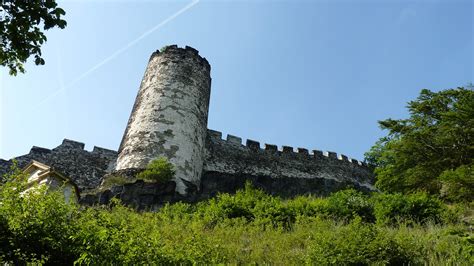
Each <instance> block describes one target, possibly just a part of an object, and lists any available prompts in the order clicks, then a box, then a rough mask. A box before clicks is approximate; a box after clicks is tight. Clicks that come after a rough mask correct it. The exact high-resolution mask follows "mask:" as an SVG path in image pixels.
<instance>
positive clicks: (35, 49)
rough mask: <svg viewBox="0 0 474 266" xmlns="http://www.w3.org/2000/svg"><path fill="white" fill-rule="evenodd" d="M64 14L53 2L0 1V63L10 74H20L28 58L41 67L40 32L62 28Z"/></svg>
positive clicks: (52, 0)
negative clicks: (32, 57) (31, 58)
mask: <svg viewBox="0 0 474 266" xmlns="http://www.w3.org/2000/svg"><path fill="white" fill-rule="evenodd" d="M65 14H66V12H65V11H64V10H63V9H61V8H59V7H58V5H57V3H56V1H55V0H20V1H0V15H1V16H2V17H1V18H0V32H1V33H2V35H1V36H0V64H1V65H2V66H6V67H8V68H9V69H10V74H11V75H16V74H17V73H18V72H21V73H24V72H25V69H24V67H23V64H24V63H26V61H27V60H28V58H29V57H30V56H34V58H35V60H34V62H35V64H36V65H44V63H45V62H44V59H43V58H42V57H41V45H42V44H43V43H44V42H46V40H47V38H46V35H45V34H44V33H43V30H48V29H51V28H54V27H59V28H61V29H63V28H65V27H66V21H65V20H63V16H64V15H65ZM41 28H42V29H41Z"/></svg>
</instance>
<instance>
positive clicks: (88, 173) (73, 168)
mask: <svg viewBox="0 0 474 266" xmlns="http://www.w3.org/2000/svg"><path fill="white" fill-rule="evenodd" d="M14 159H15V160H16V161H17V162H18V166H19V167H20V168H23V167H25V166H26V165H27V164H28V163H30V162H31V160H35V161H38V162H40V163H44V164H47V165H49V166H51V167H53V168H54V169H56V170H58V171H59V172H60V173H62V174H64V175H66V176H67V177H69V178H71V179H72V181H74V182H75V183H76V185H77V186H78V188H79V190H81V191H84V190H88V189H94V188H97V187H98V186H99V184H100V182H101V181H102V177H103V176H104V175H105V174H106V173H108V172H111V171H112V170H113V169H114V168H115V161H116V159H117V152H116V151H113V150H108V149H104V148H100V147H94V148H93V150H92V151H91V152H89V151H86V150H84V143H80V142H76V141H72V140H68V139H64V141H63V143H62V144H61V145H59V146H58V147H56V148H54V149H52V150H50V149H46V148H40V147H36V146H33V148H31V150H30V152H29V153H28V154H25V155H22V156H19V157H16V158H14ZM12 164H13V161H12V160H9V161H5V160H0V175H3V174H4V173H6V172H8V171H9V169H10V166H11V165H12Z"/></svg>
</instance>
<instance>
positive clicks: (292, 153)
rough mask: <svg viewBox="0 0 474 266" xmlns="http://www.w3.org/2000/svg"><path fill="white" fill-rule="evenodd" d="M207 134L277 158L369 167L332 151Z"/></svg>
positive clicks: (212, 132)
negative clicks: (326, 160) (336, 161)
mask: <svg viewBox="0 0 474 266" xmlns="http://www.w3.org/2000/svg"><path fill="white" fill-rule="evenodd" d="M207 134H208V135H209V137H210V138H211V139H212V140H214V141H216V142H222V143H223V144H227V145H230V146H236V147H240V148H242V149H245V148H247V149H248V150H249V151H252V152H257V153H262V154H272V155H275V156H289V157H295V158H307V159H310V160H319V159H322V158H328V159H334V160H338V161H341V162H344V163H352V164H354V165H357V166H361V167H368V166H367V164H366V163H365V162H362V161H358V160H357V159H353V158H349V157H348V156H346V155H344V154H338V153H336V152H332V151H321V150H310V149H306V148H300V147H298V148H296V149H295V148H294V147H291V146H285V145H283V146H277V145H275V144H268V143H264V144H263V147H262V146H261V145H260V142H258V141H255V140H252V139H246V140H245V139H243V138H241V137H237V136H234V135H231V134H228V135H227V137H226V138H223V134H222V132H220V131H216V130H212V129H208V131H207Z"/></svg>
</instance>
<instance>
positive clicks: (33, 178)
mask: <svg viewBox="0 0 474 266" xmlns="http://www.w3.org/2000/svg"><path fill="white" fill-rule="evenodd" d="M23 173H25V174H26V175H27V178H28V181H27V185H28V189H27V190H26V191H25V192H27V191H31V190H32V189H34V188H35V187H37V186H38V185H46V186H47V187H48V190H49V189H51V190H58V189H59V190H61V191H62V192H63V194H64V199H65V200H66V202H70V201H71V200H72V201H74V202H78V201H79V197H80V196H79V189H78V187H77V185H76V184H75V183H74V182H73V181H72V180H71V179H69V178H68V177H66V176H65V175H63V174H61V173H59V172H58V171H56V170H54V169H53V168H52V167H51V166H48V165H46V164H43V163H40V162H37V161H34V160H33V161H31V162H30V163H29V164H28V165H27V166H25V168H23Z"/></svg>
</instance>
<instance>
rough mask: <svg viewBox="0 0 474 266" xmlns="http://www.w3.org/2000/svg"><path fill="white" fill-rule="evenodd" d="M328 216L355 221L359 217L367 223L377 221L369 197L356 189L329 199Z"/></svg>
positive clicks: (338, 193)
mask: <svg viewBox="0 0 474 266" xmlns="http://www.w3.org/2000/svg"><path fill="white" fill-rule="evenodd" d="M327 200H328V205H327V206H328V209H327V211H328V214H329V215H330V216H332V217H334V218H337V219H345V220H349V219H353V218H354V217H355V216H359V217H361V218H362V219H363V221H366V222H373V221H375V218H374V215H373V206H372V203H371V202H370V200H369V197H368V196H367V195H364V194H363V193H362V192H359V191H356V190H354V189H348V190H342V191H338V192H336V193H333V194H332V195H330V196H329V197H328V198H327Z"/></svg>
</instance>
